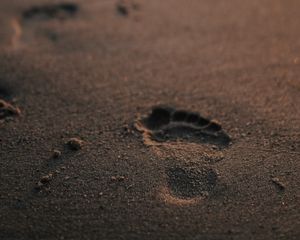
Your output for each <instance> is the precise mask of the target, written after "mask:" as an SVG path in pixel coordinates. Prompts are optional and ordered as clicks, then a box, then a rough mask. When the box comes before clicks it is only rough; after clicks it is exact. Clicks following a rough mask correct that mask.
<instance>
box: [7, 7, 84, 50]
mask: <svg viewBox="0 0 300 240" xmlns="http://www.w3.org/2000/svg"><path fill="white" fill-rule="evenodd" d="M78 11H79V6H78V5H76V4H73V3H58V4H45V5H37V6H33V7H30V8H29V9H26V10H24V11H23V13H22V15H21V17H19V18H15V19H13V20H12V27H13V29H14V35H13V37H12V45H13V47H14V48H19V47H20V46H22V45H23V44H24V43H31V42H32V41H33V40H34V39H35V40H36V39H39V38H40V37H42V38H46V39H47V40H48V41H49V40H50V41H52V42H55V41H57V40H58V38H59V36H58V34H57V32H56V31H55V30H54V27H55V26H57V24H55V22H54V21H60V22H63V21H66V20H68V19H73V18H74V17H75V16H76V15H77V13H78Z"/></svg>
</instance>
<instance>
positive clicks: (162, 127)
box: [138, 106, 230, 147]
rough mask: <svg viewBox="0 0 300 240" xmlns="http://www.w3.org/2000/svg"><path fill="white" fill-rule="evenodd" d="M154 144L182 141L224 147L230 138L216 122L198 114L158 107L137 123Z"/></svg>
mask: <svg viewBox="0 0 300 240" xmlns="http://www.w3.org/2000/svg"><path fill="white" fill-rule="evenodd" d="M138 125H139V126H142V128H138V129H142V130H143V131H147V132H148V133H149V135H150V137H151V140H153V141H156V142H165V141H177V140H184V141H189V142H195V143H206V144H214V145H217V146H219V147H226V146H228V145H229V143H230V137H229V136H228V135H227V134H226V133H225V131H224V130H223V129H222V126H221V125H220V124H219V123H217V122H216V121H213V120H209V119H207V118H204V117H202V116H200V115H199V114H198V113H195V112H189V111H185V110H176V109H174V108H171V107H167V106H158V107H155V108H153V109H152V112H151V113H150V114H149V115H148V116H147V117H146V118H144V119H142V120H140V121H139V122H138Z"/></svg>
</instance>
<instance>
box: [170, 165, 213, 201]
mask: <svg viewBox="0 0 300 240" xmlns="http://www.w3.org/2000/svg"><path fill="white" fill-rule="evenodd" d="M166 174H167V177H168V180H167V184H168V187H169V189H170V192H171V193H172V194H173V195H174V196H176V197H178V198H194V197H201V196H207V195H208V194H209V193H210V192H211V191H212V190H213V189H214V187H215V186H216V184H217V180H218V175H217V173H216V172H215V171H214V170H212V169H209V168H201V169H199V168H193V167H174V168H171V169H169V170H167V171H166Z"/></svg>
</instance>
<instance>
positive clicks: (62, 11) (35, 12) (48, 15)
mask: <svg viewBox="0 0 300 240" xmlns="http://www.w3.org/2000/svg"><path fill="white" fill-rule="evenodd" d="M78 9H79V7H78V6H77V5H76V4H73V3H60V4H49V5H42V6H34V7H31V8H30V9H28V10H26V11H24V12H23V19H24V20H30V19H39V20H49V19H55V18H57V19H66V18H70V17H73V16H74V15H75V14H76V13H77V12H78Z"/></svg>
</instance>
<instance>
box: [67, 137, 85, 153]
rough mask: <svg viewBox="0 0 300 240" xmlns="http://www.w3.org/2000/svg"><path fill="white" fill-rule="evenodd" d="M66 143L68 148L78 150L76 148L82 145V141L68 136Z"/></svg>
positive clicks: (80, 147)
mask: <svg viewBox="0 0 300 240" xmlns="http://www.w3.org/2000/svg"><path fill="white" fill-rule="evenodd" d="M66 144H67V146H68V148H69V149H71V150H74V151H78V150H80V149H82V147H83V145H84V141H83V140H81V139H79V138H70V139H69V140H68V141H67V143H66Z"/></svg>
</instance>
